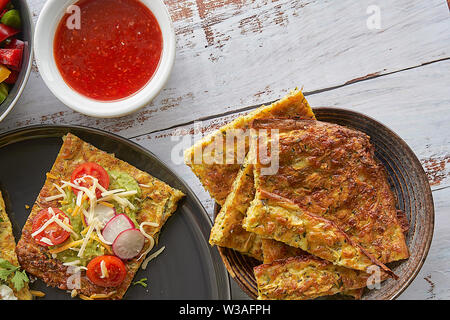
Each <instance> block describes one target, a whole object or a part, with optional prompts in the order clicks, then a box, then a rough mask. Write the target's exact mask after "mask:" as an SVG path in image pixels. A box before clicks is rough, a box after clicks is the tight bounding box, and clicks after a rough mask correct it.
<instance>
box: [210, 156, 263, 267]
mask: <svg viewBox="0 0 450 320" xmlns="http://www.w3.org/2000/svg"><path fill="white" fill-rule="evenodd" d="M248 162H249V161H248V157H247V159H246V160H245V163H244V165H243V167H242V168H241V170H240V171H239V173H238V175H237V177H236V180H235V181H234V183H233V186H232V191H231V192H230V194H229V195H228V197H227V199H226V200H225V204H224V205H223V206H222V207H221V209H220V212H219V213H218V214H217V217H216V220H215V222H214V226H213V228H212V229H211V236H210V238H209V243H210V244H212V245H217V246H219V247H226V248H230V249H234V250H236V251H239V252H241V253H243V254H246V255H248V256H250V257H253V258H255V259H257V260H260V261H263V259H264V257H263V254H262V247H261V237H260V236H259V235H257V234H256V233H253V232H248V231H246V230H245V229H244V228H242V221H243V220H244V217H245V214H246V212H247V210H248V208H249V206H250V203H251V201H252V200H253V199H254V197H255V188H254V182H253V165H252V164H250V163H248Z"/></svg>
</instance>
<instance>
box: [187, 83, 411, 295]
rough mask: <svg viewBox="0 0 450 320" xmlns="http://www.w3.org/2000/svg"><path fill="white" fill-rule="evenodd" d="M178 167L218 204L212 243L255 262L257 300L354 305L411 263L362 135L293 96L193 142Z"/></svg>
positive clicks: (401, 222)
mask: <svg viewBox="0 0 450 320" xmlns="http://www.w3.org/2000/svg"><path fill="white" fill-rule="evenodd" d="M185 162H186V164H187V165H188V166H190V167H191V169H192V171H193V172H194V173H195V174H196V175H197V177H198V178H199V180H200V181H201V183H202V184H203V186H204V187H205V189H206V190H207V191H208V192H209V193H210V195H211V196H212V197H213V198H214V199H215V201H216V202H217V203H218V204H219V205H220V206H221V209H220V212H219V213H218V215H217V217H216V220H215V223H214V226H213V228H212V230H211V236H210V243H211V244H212V245H217V246H220V247H226V248H231V249H233V250H236V251H238V252H240V253H242V254H245V255H248V256H251V257H253V258H255V259H257V260H258V261H260V262H261V264H260V265H257V266H256V267H255V268H254V275H255V278H256V282H257V285H258V294H259V295H258V298H259V299H300V300H304V299H314V298H318V297H321V296H329V295H335V294H342V295H349V296H352V297H354V298H360V297H361V295H362V293H363V290H364V288H365V287H367V286H369V288H374V287H378V286H377V284H379V282H381V281H383V280H385V279H387V278H394V279H397V278H398V275H395V274H394V273H393V272H392V271H391V270H390V269H389V268H388V267H387V266H386V264H387V263H390V262H393V261H398V260H402V259H406V258H408V256H409V253H408V248H407V245H406V242H405V234H404V233H405V232H406V230H407V229H408V227H407V222H405V220H406V219H405V217H404V215H403V214H402V213H401V212H400V211H398V210H397V209H396V203H395V197H394V195H393V193H392V191H391V189H390V187H389V183H388V180H387V176H386V173H385V170H384V168H383V166H382V165H381V164H380V163H379V162H378V161H377V159H376V158H375V157H374V147H373V145H372V144H371V143H370V137H369V136H367V135H366V134H364V133H362V132H359V131H356V130H353V129H350V128H346V127H343V126H339V125H336V124H331V123H326V122H321V121H317V120H316V119H315V116H314V113H313V111H312V110H311V108H310V106H309V104H308V102H307V101H306V99H305V97H304V96H303V94H302V92H301V91H298V90H296V91H293V92H291V93H290V94H289V95H287V96H286V97H284V98H283V99H281V100H279V101H277V102H275V103H273V104H271V105H270V106H261V107H260V108H258V109H256V110H254V111H253V112H251V113H249V114H247V115H244V116H241V117H239V118H237V119H235V120H234V121H232V122H231V123H229V124H227V125H225V126H223V127H222V128H220V129H219V130H217V131H216V132H214V133H212V134H211V135H209V136H207V137H205V138H204V139H202V140H200V141H198V142H197V143H195V144H194V145H193V146H192V147H191V148H189V149H187V150H186V151H185Z"/></svg>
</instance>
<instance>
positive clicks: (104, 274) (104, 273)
mask: <svg viewBox="0 0 450 320" xmlns="http://www.w3.org/2000/svg"><path fill="white" fill-rule="evenodd" d="M100 270H101V271H102V275H101V276H100V278H102V279H105V278H108V276H109V274H108V269H107V268H106V265H105V260H102V261H101V262H100Z"/></svg>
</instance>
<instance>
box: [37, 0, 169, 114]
mask: <svg viewBox="0 0 450 320" xmlns="http://www.w3.org/2000/svg"><path fill="white" fill-rule="evenodd" d="M34 40H35V41H34V43H35V47H34V50H35V57H36V62H37V65H38V68H39V72H40V74H41V76H42V78H43V80H44V82H45V83H46V85H47V86H48V88H49V89H50V90H51V91H52V92H53V94H54V95H55V96H56V97H57V98H58V99H59V100H60V101H61V102H63V103H64V104H65V105H67V106H68V107H70V108H71V109H73V110H76V111H78V112H80V113H83V114H85V115H88V116H93V117H100V118H113V117H120V116H125V115H127V114H130V113H133V112H135V111H137V110H138V109H140V108H142V107H144V106H145V105H147V104H148V103H149V102H150V101H151V100H152V99H153V98H154V97H155V96H157V95H158V93H159V92H160V91H161V89H162V88H163V87H164V85H165V84H166V82H167V80H168V79H169V76H170V73H171V71H172V67H173V64H174V61H175V46H176V44H175V34H174V30H173V26H172V21H171V19H170V15H169V12H168V11H167V8H166V7H165V5H164V3H163V2H162V1H161V0H75V1H74V0H48V1H47V2H46V4H45V5H44V8H43V9H42V12H41V14H40V16H39V19H38V21H37V24H36V30H35V37H34Z"/></svg>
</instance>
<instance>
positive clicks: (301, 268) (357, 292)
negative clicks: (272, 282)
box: [258, 239, 382, 300]
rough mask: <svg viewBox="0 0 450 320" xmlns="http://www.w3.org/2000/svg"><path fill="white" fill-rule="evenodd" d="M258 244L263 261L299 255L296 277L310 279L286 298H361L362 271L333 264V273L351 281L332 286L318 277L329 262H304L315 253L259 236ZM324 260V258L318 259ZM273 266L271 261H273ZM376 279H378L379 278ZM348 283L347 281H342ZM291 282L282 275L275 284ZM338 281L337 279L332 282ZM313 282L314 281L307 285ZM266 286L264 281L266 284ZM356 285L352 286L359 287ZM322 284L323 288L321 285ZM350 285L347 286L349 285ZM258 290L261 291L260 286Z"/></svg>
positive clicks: (269, 262) (284, 284)
mask: <svg viewBox="0 0 450 320" xmlns="http://www.w3.org/2000/svg"><path fill="white" fill-rule="evenodd" d="M261 248H262V252H263V256H264V264H271V263H273V262H274V261H275V260H286V259H288V258H292V257H302V258H303V259H302V260H301V264H300V263H299V264H298V265H297V267H296V270H297V271H298V273H299V274H298V275H297V277H298V278H299V279H297V280H300V281H303V282H307V281H306V280H308V279H310V281H309V283H308V286H309V289H308V290H300V291H301V294H300V295H299V294H298V293H296V292H295V291H294V292H291V293H290V297H289V298H290V299H312V298H317V297H319V296H325V295H331V294H342V295H345V296H351V297H353V298H354V299H357V300H358V299H361V296H362V294H363V291H364V287H365V286H366V284H365V283H364V281H361V280H362V279H366V278H367V274H365V273H364V272H362V271H355V270H353V269H351V271H349V270H348V269H346V268H343V267H338V268H335V269H334V271H335V272H336V273H337V275H336V277H339V274H343V275H346V279H348V280H352V281H353V282H352V284H351V285H346V286H344V285H342V286H333V285H331V286H330V284H329V283H326V282H322V281H319V279H320V276H321V275H322V274H323V271H324V270H328V271H330V270H331V269H330V267H329V263H314V262H313V263H305V262H306V261H307V259H311V261H318V260H320V259H319V258H317V257H314V256H313V255H311V254H309V253H307V252H306V251H303V250H301V249H299V248H294V247H291V246H288V245H287V244H284V243H283V242H279V241H276V240H272V239H262V241H261ZM322 261H324V260H322ZM273 266H275V265H273ZM278 266H280V267H279V268H280V269H281V268H283V266H284V264H278ZM277 269H278V268H276V267H272V268H271V271H278V270H277ZM379 280H380V281H381V280H382V279H379ZM346 282H347V283H349V282H348V281H346ZM291 283H292V280H286V279H277V288H287V287H289V285H290V284H291ZM336 283H338V282H336ZM258 284H261V285H262V282H261V281H258ZM311 284H314V285H311ZM266 286H267V284H266ZM359 286H361V287H360V288H356V287H359ZM323 287H325V288H323ZM349 288H350V289H349ZM330 289H331V290H330ZM261 291H264V290H263V289H261ZM268 296H269V294H266V298H268Z"/></svg>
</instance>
